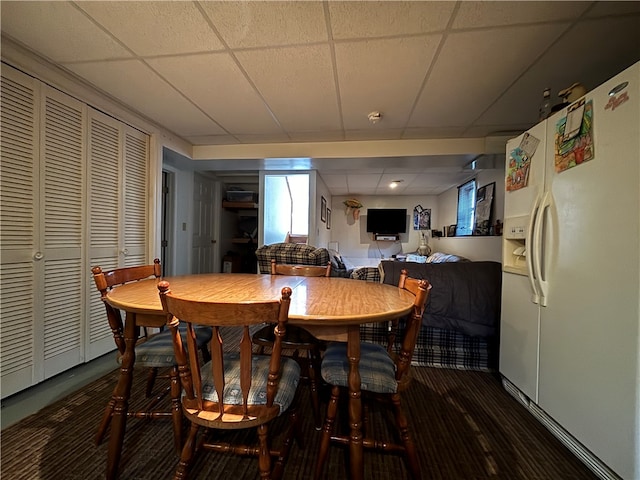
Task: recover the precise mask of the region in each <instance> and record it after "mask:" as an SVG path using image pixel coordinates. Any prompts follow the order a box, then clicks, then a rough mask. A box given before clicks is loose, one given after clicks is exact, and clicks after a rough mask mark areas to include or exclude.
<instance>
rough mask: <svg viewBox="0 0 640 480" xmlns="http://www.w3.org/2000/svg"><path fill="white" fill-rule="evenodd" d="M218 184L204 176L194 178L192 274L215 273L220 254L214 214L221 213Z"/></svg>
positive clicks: (198, 175)
mask: <svg viewBox="0 0 640 480" xmlns="http://www.w3.org/2000/svg"><path fill="white" fill-rule="evenodd" d="M216 192H217V185H216V182H215V181H214V180H212V179H210V178H207V177H205V176H204V175H200V174H197V173H196V174H195V175H194V178H193V232H192V233H193V236H192V255H191V273H212V272H214V271H215V265H218V264H219V263H220V262H219V261H217V256H218V252H217V249H216V248H215V247H216V243H217V242H216V225H215V218H216V216H215V214H214V212H216V211H219V202H216V198H217V195H216Z"/></svg>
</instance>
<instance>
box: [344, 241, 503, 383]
mask: <svg viewBox="0 0 640 480" xmlns="http://www.w3.org/2000/svg"><path fill="white" fill-rule="evenodd" d="M430 260H431V261H430ZM403 269H406V270H407V271H408V273H409V276H411V277H415V278H424V279H427V280H428V281H429V282H430V283H431V286H432V287H431V293H430V295H429V300H428V302H427V306H426V309H425V313H424V316H423V319H422V328H421V330H420V333H419V336H418V343H417V345H416V350H415V352H414V357H413V363H415V364H417V365H427V366H437V367H449V368H460V369H469V370H482V371H496V370H497V368H498V349H499V335H500V331H499V330H500V305H501V299H502V293H501V292H502V269H501V264H500V263H499V262H491V261H468V260H466V259H463V258H460V257H455V256H447V255H443V254H434V255H433V256H431V257H429V259H428V263H413V262H401V261H393V260H383V261H381V262H380V268H379V269H367V270H365V271H364V272H354V273H353V275H356V273H359V275H360V276H359V277H356V276H353V277H352V278H366V279H368V280H369V281H371V280H374V281H375V277H376V273H378V274H379V276H380V281H382V282H383V283H386V284H389V285H397V284H398V279H399V277H400V272H401V271H402V270H403ZM399 328H402V322H400V327H399ZM362 334H363V340H364V341H374V342H380V343H382V344H384V342H385V340H386V335H387V326H386V325H384V324H368V325H366V326H363V327H362ZM396 338H397V339H398V340H397V341H398V342H399V340H400V338H401V335H398V336H397V337H396ZM397 346H398V347H399V344H398V345H397Z"/></svg>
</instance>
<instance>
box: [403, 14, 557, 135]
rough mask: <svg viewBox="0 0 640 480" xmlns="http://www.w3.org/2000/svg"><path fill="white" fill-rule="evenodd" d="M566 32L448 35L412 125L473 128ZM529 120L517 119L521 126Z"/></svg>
mask: <svg viewBox="0 0 640 480" xmlns="http://www.w3.org/2000/svg"><path fill="white" fill-rule="evenodd" d="M566 28H567V25H565V24H553V25H548V24H547V25H536V26H532V27H512V28H507V29H502V30H501V31H500V33H499V34H498V33H496V32H493V33H489V31H488V30H481V31H474V32H465V33H457V34H452V35H450V36H449V37H448V39H447V44H446V45H445V47H444V48H443V50H442V52H441V54H440V56H439V58H438V62H437V64H436V66H435V68H434V69H433V72H432V73H431V76H430V77H429V80H428V82H427V84H426V86H425V89H424V90H423V93H422V95H421V97H420V100H419V101H418V104H417V106H416V109H415V111H414V114H413V116H412V117H411V121H410V125H411V126H412V127H425V126H454V125H470V124H472V123H473V122H474V121H475V120H476V119H477V118H478V117H479V116H480V115H481V114H482V113H483V112H484V111H485V110H486V109H487V108H489V106H490V105H491V104H492V103H493V102H494V101H495V100H496V99H497V98H498V97H499V96H500V95H501V94H502V93H503V91H504V88H505V85H510V82H513V81H514V79H517V78H518V77H519V76H520V75H521V74H522V73H523V72H525V71H526V68H527V67H528V66H529V65H530V64H531V63H532V62H533V61H534V60H535V58H537V57H538V56H539V55H541V54H542V53H543V52H544V51H545V50H546V49H547V48H548V46H549V45H550V44H551V43H553V41H554V40H555V39H557V38H558V37H559V35H560V34H561V33H562V31H563V30H564V29H566ZM463 57H464V58H466V61H465V62H461V61H460V58H463ZM527 115H529V112H526V111H524V112H521V113H520V116H521V117H522V119H523V120H526V116H527ZM520 121H522V120H520Z"/></svg>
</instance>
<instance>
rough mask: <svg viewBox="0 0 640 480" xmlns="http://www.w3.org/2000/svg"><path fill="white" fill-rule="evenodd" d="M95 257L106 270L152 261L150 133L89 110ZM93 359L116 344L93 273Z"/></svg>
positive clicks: (91, 244) (94, 263)
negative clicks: (148, 204) (149, 249)
mask: <svg viewBox="0 0 640 480" xmlns="http://www.w3.org/2000/svg"><path fill="white" fill-rule="evenodd" d="M88 149H89V170H90V172H89V190H90V209H89V210H90V212H89V231H88V237H89V259H90V264H91V266H92V267H93V266H100V267H102V269H103V270H109V269H112V268H117V267H125V266H133V265H142V264H146V263H150V259H149V258H148V254H147V250H148V232H147V225H148V221H147V177H148V164H149V161H148V158H149V153H148V152H149V137H148V135H146V134H144V133H141V132H139V131H137V130H135V129H133V128H131V127H129V126H128V125H125V124H124V123H122V122H119V121H118V120H115V119H113V118H111V117H108V116H106V115H104V114H102V113H100V112H98V111H95V110H93V109H90V111H89V141H88ZM86 286H87V288H88V289H89V307H88V308H89V320H88V334H87V360H91V359H93V358H96V357H98V356H100V355H103V354H104V353H106V352H109V351H111V350H113V349H114V348H115V344H114V341H113V334H112V332H111V329H110V328H109V323H108V322H107V317H106V312H105V309H104V305H103V304H102V302H101V301H100V295H99V293H98V291H97V290H96V288H95V284H94V282H93V278H92V277H91V275H88V276H87V282H86Z"/></svg>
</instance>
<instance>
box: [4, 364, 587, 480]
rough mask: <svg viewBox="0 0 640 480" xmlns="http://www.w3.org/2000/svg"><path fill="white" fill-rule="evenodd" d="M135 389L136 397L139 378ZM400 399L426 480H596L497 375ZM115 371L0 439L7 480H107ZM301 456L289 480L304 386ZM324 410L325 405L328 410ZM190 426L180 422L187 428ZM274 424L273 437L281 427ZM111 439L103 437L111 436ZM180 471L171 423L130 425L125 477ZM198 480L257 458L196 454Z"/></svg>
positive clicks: (371, 460)
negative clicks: (102, 426)
mask: <svg viewBox="0 0 640 480" xmlns="http://www.w3.org/2000/svg"><path fill="white" fill-rule="evenodd" d="M138 377H139V380H138V381H136V382H134V395H135V394H140V393H141V392H142V388H143V382H144V377H145V375H138ZM414 377H415V380H414V382H413V384H412V386H411V388H410V389H409V391H408V392H407V394H406V396H405V397H404V398H405V400H404V406H405V408H406V411H407V412H409V414H410V415H409V416H410V421H411V424H410V425H411V427H412V432H413V435H414V438H415V441H416V443H417V446H418V450H419V452H420V461H421V465H422V471H423V478H425V479H445V480H455V479H461V480H471V479H473V480H475V479H477V480H480V479H509V480H533V479H549V480H559V479H563V480H567V479H594V478H596V477H595V476H594V475H593V474H592V472H591V471H590V470H589V469H588V468H587V467H586V466H584V465H583V464H582V463H581V462H580V461H579V460H578V459H577V458H576V457H574V456H573V455H572V454H571V452H570V451H568V450H567V449H566V448H565V447H564V446H563V445H562V444H561V443H560V442H559V441H558V440H557V439H556V438H555V437H554V436H553V435H552V434H551V433H549V432H548V431H547V430H546V429H545V428H544V427H543V426H542V425H540V424H539V423H538V422H537V421H536V420H535V419H534V418H533V417H532V416H531V415H530V414H529V413H528V412H527V411H526V410H525V409H524V407H522V405H520V404H519V403H518V402H517V401H516V400H515V399H513V398H512V397H511V396H510V395H509V394H507V393H506V392H505V391H504V389H503V388H502V385H501V383H500V381H499V380H498V379H497V378H496V376H494V375H492V374H488V373H481V372H470V371H460V370H447V369H436V368H427V367H418V368H414ZM116 378H117V371H114V372H113V373H111V374H109V375H107V376H105V377H104V378H102V379H100V380H97V381H95V382H93V383H91V384H90V385H88V386H87V387H85V388H83V389H82V390H80V391H78V392H76V393H75V394H72V395H70V396H69V397H67V398H65V399H63V400H61V401H59V402H57V403H55V404H53V405H51V406H49V407H46V408H45V409H43V410H42V411H40V412H39V413H37V414H35V415H32V416H30V417H28V418H26V419H24V420H23V421H21V422H19V423H17V424H15V425H12V426H10V427H8V428H6V429H4V430H3V431H2V439H1V440H2V452H1V458H2V463H1V476H2V478H3V479H7V480H9V479H11V480H19V479H25V480H26V479H29V480H34V479H47V480H48V479H56V480H58V479H65V480H66V479H76V480H87V479H98V478H103V477H104V471H105V464H106V452H107V441H106V439H105V441H104V442H103V443H102V444H101V445H100V446H98V447H96V446H95V445H94V443H93V435H94V433H95V430H96V427H97V424H98V421H99V419H100V416H101V414H102V411H103V408H104V406H105V403H106V401H107V399H108V398H109V396H110V394H111V390H112V388H113V385H114V382H115V380H116ZM301 403H302V407H301V409H302V412H301V413H302V417H303V429H304V432H305V445H304V448H300V447H298V446H297V445H296V444H294V445H293V447H292V450H291V455H290V458H289V461H288V463H287V465H286V468H285V474H284V478H285V479H309V478H312V476H313V471H314V466H315V455H316V452H317V449H318V441H319V432H317V431H315V430H314V429H313V427H312V421H311V407H310V402H309V398H308V389H307V388H306V386H304V385H303V386H302V402H301ZM324 406H326V403H325V404H324ZM384 413H385V412H384V408H382V407H381V406H380V405H373V406H372V407H371V412H370V426H369V427H368V428H373V429H375V430H376V431H378V432H380V433H382V434H384V435H388V434H389V431H390V430H388V422H386V421H385V418H386V417H387V416H386V415H384ZM185 423H186V422H185ZM283 423H284V422H283V421H281V422H279V423H278V424H277V425H276V426H275V430H276V431H275V432H274V433H275V434H276V438H275V439H274V441H275V442H277V441H278V440H279V438H278V434H279V432H280V431H281V429H282V428H283V427H284V425H283ZM107 438H108V437H107ZM345 453H346V451H345V449H343V448H341V447H338V446H333V447H332V448H331V451H330V454H329V460H328V462H327V464H326V465H325V472H324V473H325V478H328V479H342V478H346V476H347V475H346V473H345V472H346V470H345ZM176 463H177V456H176V454H175V453H174V449H173V442H172V438H171V425H170V422H169V421H168V420H155V421H145V420H130V421H129V422H128V427H127V435H126V438H125V444H124V448H123V457H122V461H121V463H120V472H121V473H120V478H121V479H126V480H129V479H139V480H143V479H145V480H146V479H149V480H151V479H153V480H157V479H168V478H171V477H172V475H173V472H174V469H175V466H176ZM192 473H193V475H192V477H191V478H194V479H205V478H206V479H216V478H220V479H240V478H242V479H258V478H259V477H258V474H257V460H256V459H254V458H243V457H237V456H230V455H225V454H217V453H213V452H204V453H203V454H202V455H200V456H199V459H198V460H197V462H196V463H195V465H194V467H193V471H192ZM365 478H367V479H371V480H375V479H385V480H386V479H393V480H400V479H404V478H407V473H406V469H405V467H404V463H403V461H402V459H401V458H400V457H397V456H394V455H382V454H378V453H373V452H365Z"/></svg>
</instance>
